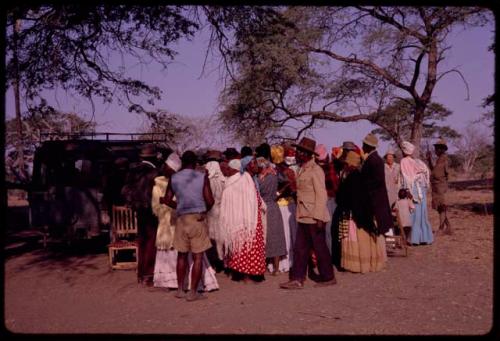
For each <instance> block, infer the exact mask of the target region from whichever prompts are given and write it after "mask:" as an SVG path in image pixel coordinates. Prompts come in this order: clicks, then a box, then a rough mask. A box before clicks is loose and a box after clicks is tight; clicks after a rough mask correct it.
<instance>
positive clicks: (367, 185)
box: [361, 151, 393, 233]
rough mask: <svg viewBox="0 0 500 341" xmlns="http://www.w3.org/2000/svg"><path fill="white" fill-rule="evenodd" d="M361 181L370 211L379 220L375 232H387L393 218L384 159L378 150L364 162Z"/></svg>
mask: <svg viewBox="0 0 500 341" xmlns="http://www.w3.org/2000/svg"><path fill="white" fill-rule="evenodd" d="M361 183H362V186H363V192H364V193H365V194H366V200H367V209H368V213H369V215H370V216H371V217H375V221H376V222H377V228H376V229H374V232H378V233H386V232H387V231H388V230H389V228H391V227H392V225H393V220H392V215H391V208H390V205H389V197H388V195H387V188H386V187H385V173H384V161H383V160H382V158H381V157H380V156H379V155H378V153H377V151H374V152H372V153H371V154H370V155H368V158H367V159H366V160H365V162H364V163H363V166H362V167H361ZM372 220H373V219H372ZM373 227H375V226H373Z"/></svg>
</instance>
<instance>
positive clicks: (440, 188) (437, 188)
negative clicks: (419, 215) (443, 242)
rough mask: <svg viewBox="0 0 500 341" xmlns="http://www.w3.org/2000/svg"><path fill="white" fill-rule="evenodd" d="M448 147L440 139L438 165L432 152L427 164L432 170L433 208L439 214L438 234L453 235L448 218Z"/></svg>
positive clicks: (436, 145)
mask: <svg viewBox="0 0 500 341" xmlns="http://www.w3.org/2000/svg"><path fill="white" fill-rule="evenodd" d="M447 150H448V146H447V145H446V141H445V140H444V139H442V138H441V139H439V140H438V141H437V142H436V143H435V144H434V152H435V153H436V156H437V160H436V164H434V165H433V164H432V159H431V152H430V151H428V152H427V162H428V164H429V168H430V169H431V179H430V180H431V187H432V208H433V209H435V210H437V211H438V213H439V230H438V233H444V234H452V232H451V225H450V222H449V220H448V217H447V216H446V192H447V191H448V157H447V156H446V151H447Z"/></svg>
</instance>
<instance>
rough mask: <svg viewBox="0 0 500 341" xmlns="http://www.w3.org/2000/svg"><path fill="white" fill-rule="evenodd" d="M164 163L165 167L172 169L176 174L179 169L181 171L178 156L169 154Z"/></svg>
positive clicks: (180, 162)
mask: <svg viewBox="0 0 500 341" xmlns="http://www.w3.org/2000/svg"><path fill="white" fill-rule="evenodd" d="M165 163H166V164H167V166H169V167H170V168H172V169H173V170H174V171H176V172H178V171H179V169H181V167H182V161H181V158H180V157H179V155H177V153H171V154H170V155H169V156H168V158H167V160H166V161H165Z"/></svg>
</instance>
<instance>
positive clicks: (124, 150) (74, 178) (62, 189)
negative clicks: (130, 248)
mask: <svg viewBox="0 0 500 341" xmlns="http://www.w3.org/2000/svg"><path fill="white" fill-rule="evenodd" d="M97 135H105V137H106V138H105V139H100V140H99V139H95V137H96V136H97ZM110 135H111V136H113V135H127V136H130V137H131V139H130V140H110V139H109V137H110ZM137 135H141V136H140V137H141V139H135V140H134V137H135V136H137ZM79 136H80V137H81V136H82V135H79ZM89 136H91V137H92V139H85V138H83V139H82V138H78V139H75V138H70V139H68V140H49V141H44V142H42V144H41V146H40V147H39V148H37V150H36V151H35V156H34V161H33V177H32V183H31V186H30V190H29V191H28V193H29V194H28V201H29V206H30V220H31V226H32V227H34V228H37V229H41V230H43V231H44V232H46V233H48V236H49V237H52V238H56V239H64V240H66V241H72V240H74V239H81V238H93V237H99V236H101V237H102V236H104V237H107V236H109V229H110V209H111V205H112V201H113V197H114V196H115V195H119V193H116V192H119V188H116V186H115V187H114V188H113V187H112V186H111V184H112V183H113V181H114V182H115V183H116V179H117V177H118V176H117V166H116V164H115V162H116V160H117V159H119V158H121V159H122V160H123V158H126V159H127V160H128V163H129V164H133V163H134V162H138V161H139V152H140V150H141V147H142V146H143V145H144V144H146V143H153V144H156V145H157V147H158V151H160V152H161V150H166V149H168V146H167V145H166V144H165V140H164V139H157V138H156V139H155V137H156V136H154V135H153V136H151V134H112V133H99V134H95V133H94V134H89ZM85 137H86V136H85ZM145 137H151V138H150V139H144V138H145ZM122 175H123V174H122Z"/></svg>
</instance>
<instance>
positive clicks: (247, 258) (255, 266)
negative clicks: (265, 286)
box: [229, 193, 266, 276]
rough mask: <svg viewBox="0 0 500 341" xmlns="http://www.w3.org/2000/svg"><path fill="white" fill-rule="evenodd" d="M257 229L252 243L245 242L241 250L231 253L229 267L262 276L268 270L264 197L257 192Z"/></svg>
mask: <svg viewBox="0 0 500 341" xmlns="http://www.w3.org/2000/svg"><path fill="white" fill-rule="evenodd" d="M256 196H257V202H258V207H259V209H258V213H257V229H256V233H255V237H254V238H253V240H252V243H248V242H245V244H244V245H243V248H242V249H241V251H239V252H235V253H233V254H232V255H231V258H230V260H229V267H230V268H231V269H233V270H234V271H238V272H240V273H243V274H247V275H258V276H262V275H264V273H265V272H266V252H265V247H264V226H263V225H262V212H261V207H262V199H261V197H260V195H259V194H258V193H257V194H256Z"/></svg>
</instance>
